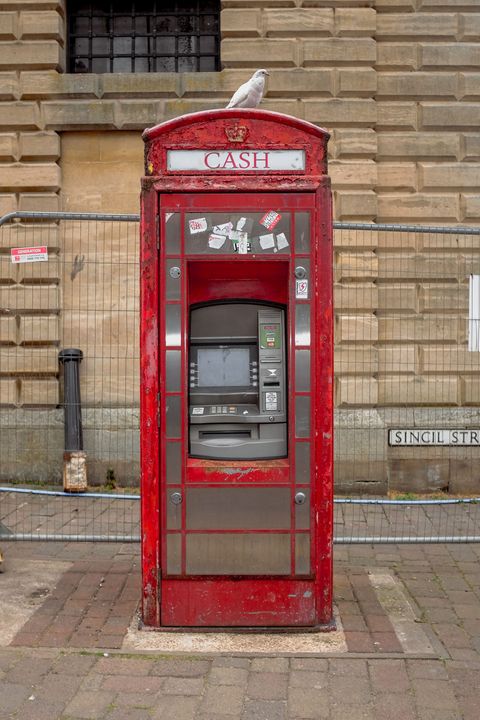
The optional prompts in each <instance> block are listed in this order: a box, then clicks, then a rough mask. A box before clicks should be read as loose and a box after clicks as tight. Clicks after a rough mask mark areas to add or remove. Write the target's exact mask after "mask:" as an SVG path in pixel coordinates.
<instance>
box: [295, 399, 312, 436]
mask: <svg viewBox="0 0 480 720" xmlns="http://www.w3.org/2000/svg"><path fill="white" fill-rule="evenodd" d="M309 436H310V398H309V397H308V396H305V395H300V396H297V397H296V398H295V437H299V438H303V437H309Z"/></svg>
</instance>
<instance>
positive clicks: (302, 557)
mask: <svg viewBox="0 0 480 720" xmlns="http://www.w3.org/2000/svg"><path fill="white" fill-rule="evenodd" d="M295 574H296V575H309V574H310V535H309V534H308V533H298V534H297V535H295Z"/></svg>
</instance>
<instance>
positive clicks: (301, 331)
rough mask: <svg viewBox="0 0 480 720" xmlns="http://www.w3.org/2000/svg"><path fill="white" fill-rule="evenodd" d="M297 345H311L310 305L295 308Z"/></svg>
mask: <svg viewBox="0 0 480 720" xmlns="http://www.w3.org/2000/svg"><path fill="white" fill-rule="evenodd" d="M295 345H310V305H309V304H305V305H300V304H299V305H296V306H295Z"/></svg>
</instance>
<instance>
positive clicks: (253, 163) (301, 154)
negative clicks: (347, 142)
mask: <svg viewBox="0 0 480 720" xmlns="http://www.w3.org/2000/svg"><path fill="white" fill-rule="evenodd" d="M167 169H168V170H184V171H185V170H197V171H203V172H212V171H215V170H224V171H226V170H228V171H230V172H269V171H275V170H276V171H281V170H283V171H284V172H292V171H299V170H305V151H304V150H168V151H167Z"/></svg>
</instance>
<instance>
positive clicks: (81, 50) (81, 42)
mask: <svg viewBox="0 0 480 720" xmlns="http://www.w3.org/2000/svg"><path fill="white" fill-rule="evenodd" d="M89 49H90V40H89V39H88V38H77V39H76V40H75V48H74V54H75V55H88V52H89Z"/></svg>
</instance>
